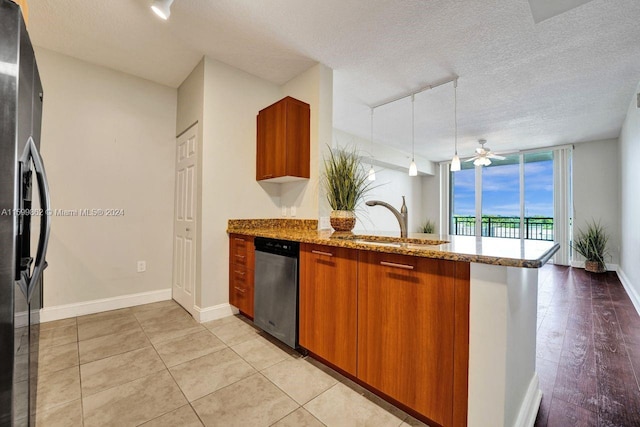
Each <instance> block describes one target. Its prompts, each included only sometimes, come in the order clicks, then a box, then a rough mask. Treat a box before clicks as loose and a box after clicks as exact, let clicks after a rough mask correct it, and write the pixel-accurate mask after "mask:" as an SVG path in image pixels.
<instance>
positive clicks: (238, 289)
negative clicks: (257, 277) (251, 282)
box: [233, 286, 244, 294]
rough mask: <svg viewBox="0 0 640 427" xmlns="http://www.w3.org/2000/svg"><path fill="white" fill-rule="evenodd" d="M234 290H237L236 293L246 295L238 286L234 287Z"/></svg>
mask: <svg viewBox="0 0 640 427" xmlns="http://www.w3.org/2000/svg"><path fill="white" fill-rule="evenodd" d="M233 289H235V290H236V291H238V292H241V293H243V294H244V289H241V288H239V287H237V286H234V287H233Z"/></svg>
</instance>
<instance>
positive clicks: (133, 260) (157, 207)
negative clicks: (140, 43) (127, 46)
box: [35, 48, 176, 308]
mask: <svg viewBox="0 0 640 427" xmlns="http://www.w3.org/2000/svg"><path fill="white" fill-rule="evenodd" d="M35 53H36V59H37V61H38V68H39V70H40V76H41V79H42V84H43V88H44V108H43V119H42V149H41V151H42V156H43V159H44V162H45V166H46V169H47V175H48V178H49V185H50V191H51V202H52V205H53V208H54V213H53V216H52V218H51V237H50V240H49V251H48V254H47V260H48V262H49V268H47V270H46V271H45V273H44V275H45V276H44V306H45V308H48V307H53V306H60V305H66V304H74V303H82V302H87V301H91V300H96V299H102V298H114V297H120V296H126V295H131V294H135V293H142V292H151V291H157V290H166V289H169V288H170V287H171V264H172V237H171V233H170V232H163V231H162V230H172V229H173V191H174V190H173V187H174V177H173V174H174V172H173V169H174V168H173V164H174V149H173V145H174V134H175V125H174V124H175V117H176V90H175V89H173V88H169V87H166V86H162V85H159V84H156V83H152V82H150V81H147V80H144V79H141V78H137V77H134V76H131V75H128V74H125V73H121V72H117V71H114V70H111V69H108V68H105V67H101V66H97V65H93V64H89V63H87V62H84V61H80V60H77V59H74V58H71V57H69V56H65V55H62V54H59V53H55V52H53V51H50V50H47V49H42V48H36V49H35ZM82 209H122V214H121V215H120V214H119V215H117V216H80V210H82ZM62 211H65V213H70V212H71V213H74V212H76V213H78V216H75V215H73V216H64V215H63V212H62ZM138 260H145V261H146V266H147V269H146V271H145V272H143V273H138V272H137V261H138Z"/></svg>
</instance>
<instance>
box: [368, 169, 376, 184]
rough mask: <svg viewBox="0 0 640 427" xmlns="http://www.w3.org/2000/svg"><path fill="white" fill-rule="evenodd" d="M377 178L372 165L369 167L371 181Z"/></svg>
mask: <svg viewBox="0 0 640 427" xmlns="http://www.w3.org/2000/svg"><path fill="white" fill-rule="evenodd" d="M375 180H376V171H374V170H373V165H371V168H370V169H369V181H375Z"/></svg>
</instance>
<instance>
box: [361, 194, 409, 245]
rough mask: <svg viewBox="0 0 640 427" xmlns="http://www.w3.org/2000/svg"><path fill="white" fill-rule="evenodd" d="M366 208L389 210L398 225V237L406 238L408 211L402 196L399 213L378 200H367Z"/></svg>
mask: <svg viewBox="0 0 640 427" xmlns="http://www.w3.org/2000/svg"><path fill="white" fill-rule="evenodd" d="M367 206H384V207H385V208H387V209H389V210H390V211H391V213H393V214H394V215H395V217H396V219H397V220H398V224H400V237H407V229H408V228H409V227H408V223H409V209H407V204H406V203H405V202H404V196H402V207H401V208H400V212H398V210H397V209H396V208H394V207H393V206H391V205H390V204H389V203H386V202H382V201H380V200H369V201H368V202H367Z"/></svg>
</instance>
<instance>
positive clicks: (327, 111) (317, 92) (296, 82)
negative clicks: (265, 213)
mask: <svg viewBox="0 0 640 427" xmlns="http://www.w3.org/2000/svg"><path fill="white" fill-rule="evenodd" d="M280 95H281V97H285V96H292V97H294V98H296V99H299V100H300V101H303V102H306V103H308V104H309V105H310V106H311V141H310V145H311V146H310V159H309V160H310V162H311V165H310V166H311V167H310V178H309V180H305V181H297V182H291V183H285V184H281V197H282V206H283V207H285V206H286V207H287V208H289V209H290V208H291V206H295V207H296V217H298V218H306V219H317V218H318V217H319V215H320V214H321V213H322V212H325V211H326V210H327V206H326V202H325V201H323V200H320V193H321V191H320V163H321V161H322V158H323V156H322V153H323V152H324V148H325V147H326V146H327V145H328V144H329V145H330V144H331V140H332V134H333V70H332V69H331V68H328V67H327V66H325V65H322V64H316V65H314V66H313V67H311V68H309V69H308V70H307V71H305V72H303V73H301V74H299V75H298V76H296V77H294V78H293V79H291V80H289V81H288V82H287V83H285V84H284V85H282V86H281V88H280ZM289 212H290V210H289ZM327 215H328V213H327Z"/></svg>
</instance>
